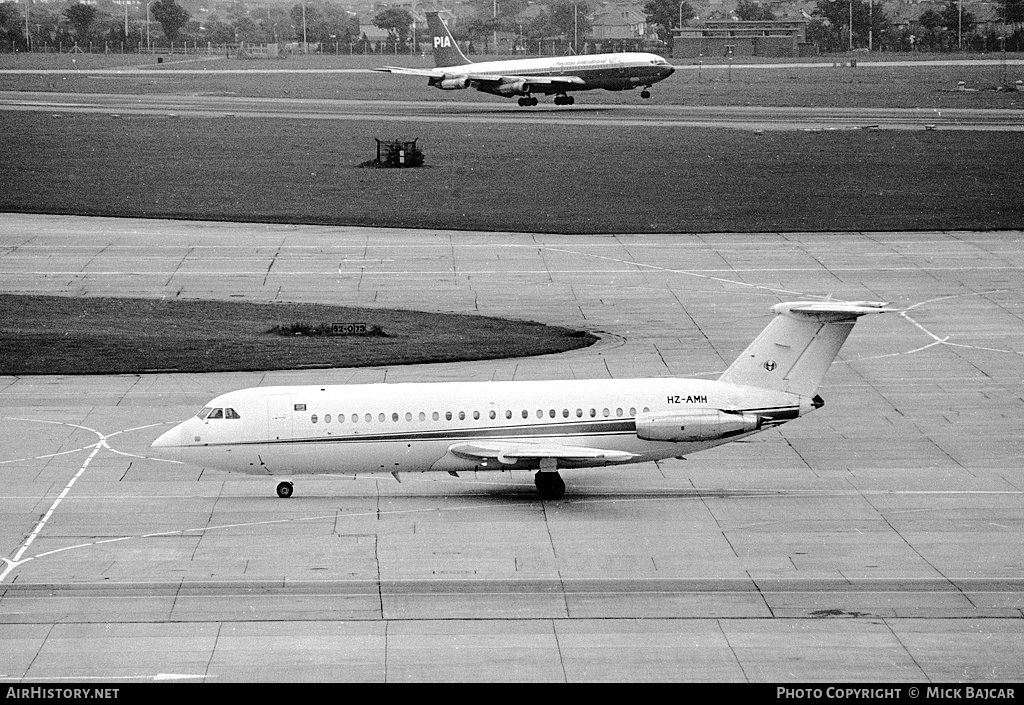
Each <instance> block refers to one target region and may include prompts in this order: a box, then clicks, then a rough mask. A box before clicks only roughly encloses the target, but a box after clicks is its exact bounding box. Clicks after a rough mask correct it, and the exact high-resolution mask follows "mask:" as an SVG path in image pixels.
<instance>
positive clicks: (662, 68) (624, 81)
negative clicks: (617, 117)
mask: <svg viewBox="0 0 1024 705" xmlns="http://www.w3.org/2000/svg"><path fill="white" fill-rule="evenodd" d="M427 27H428V29H429V31H430V34H431V41H432V42H433V46H434V63H435V64H436V68H433V69H413V68H404V67H400V66H384V67H382V68H378V69H374V71H384V72H386V73H398V74H405V75H408V76H424V77H426V78H427V85H430V86H434V87H435V88H440V89H441V90H443V91H453V90H459V89H462V88H475V89H477V90H478V91H482V92H484V93H490V94H492V95H497V96H501V97H503V98H518V99H519V105H520V106H523V107H526V106H532V105H537V98H536V97H534V94H535V93H539V94H542V95H554V96H555V100H554V103H555V105H572V104H573V103H574V102H575V99H574V98H573V97H572V96H571V95H568V92H569V91H589V90H594V89H596V88H603V89H604V90H606V91H625V90H630V89H633V88H637V87H639V86H643V90H642V91H641V92H640V97H641V98H650V97H651V91H650V90H649V89H650V87H651V86H652V85H654V84H655V83H657V82H658V81H662V80H664V79H666V78H668V77H669V76H671V75H672V73H673V72H674V71H675V68H673V67H672V65H671V64H669V63H668V61H666V60H665V59H664V57H661V56H658V55H657V54H648V53H646V52H623V53H615V54H584V55H580V56H559V57H552V58H548V57H542V58H539V59H512V60H507V61H483V62H480V63H473V62H472V61H470V60H469V59H467V58H466V55H465V54H463V53H462V50H461V49H459V45H458V43H456V41H455V39H454V38H453V37H452V34H451V32H450V31H449V30H448V26H447V25H446V24H445V23H444V20H442V19H441V18H440V17H439V16H438V14H437V13H436V12H428V13H427Z"/></svg>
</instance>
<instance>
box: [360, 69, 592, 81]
mask: <svg viewBox="0 0 1024 705" xmlns="http://www.w3.org/2000/svg"><path fill="white" fill-rule="evenodd" d="M462 68H465V67H464V66H445V67H444V68H435V69H409V68H404V67H402V66H382V67H381V68H375V69H373V70H374V71H383V72H384V73H400V74H404V75H406V76H426V77H428V78H445V77H447V78H468V79H469V80H470V81H473V82H474V83H484V84H490V85H495V86H498V85H501V84H503V83H515V82H517V81H524V82H526V83H532V84H536V85H541V84H543V85H546V86H560V85H564V86H582V85H584V84H585V83H586V81H584V80H583V79H582V78H580V77H579V76H513V75H508V76H501V75H496V74H493V73H474V72H473V71H460V70H459V69H462Z"/></svg>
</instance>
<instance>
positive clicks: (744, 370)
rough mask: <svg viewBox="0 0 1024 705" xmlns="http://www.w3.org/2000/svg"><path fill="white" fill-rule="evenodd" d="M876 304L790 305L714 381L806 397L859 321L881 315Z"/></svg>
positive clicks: (778, 306)
mask: <svg viewBox="0 0 1024 705" xmlns="http://www.w3.org/2000/svg"><path fill="white" fill-rule="evenodd" d="M886 305H887V304H885V303H883V302H880V301H791V302H789V303H782V304H776V305H775V306H773V307H772V310H773V311H774V312H775V313H776V316H775V318H773V319H772V321H771V322H770V323H769V324H768V327H767V328H765V329H764V330H763V331H761V334H760V335H759V336H757V338H756V339H755V340H754V342H753V343H751V344H750V346H749V347H747V349H746V350H745V351H743V354H742V355H740V356H739V357H738V358H736V361H735V362H733V363H732V364H731V365H730V366H729V369H727V370H726V371H725V373H724V374H723V375H722V376H721V377H719V379H718V381H720V382H726V383H728V384H739V385H745V386H750V387H759V388H761V389H771V390H775V391H780V392H789V393H791V394H799V395H801V396H805V397H810V396H811V395H813V394H814V392H815V390H817V388H818V385H820V384H821V382H822V380H823V379H824V378H825V373H826V372H828V368H829V366H830V365H831V364H832V361H833V360H835V358H836V355H838V354H839V349H840V348H841V347H842V346H843V343H844V342H846V338H847V336H849V334H850V331H852V330H853V325H854V323H856V321H857V318H858V317H859V316H863V315H866V314H870V313H887V312H890V311H892V310H893V309H889V308H886Z"/></svg>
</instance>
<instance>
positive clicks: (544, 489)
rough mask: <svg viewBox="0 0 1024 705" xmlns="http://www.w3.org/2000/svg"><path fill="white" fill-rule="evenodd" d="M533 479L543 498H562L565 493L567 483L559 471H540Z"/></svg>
mask: <svg viewBox="0 0 1024 705" xmlns="http://www.w3.org/2000/svg"><path fill="white" fill-rule="evenodd" d="M533 481H534V482H535V483H536V485H537V492H539V493H540V498H541V499H561V498H562V495H564V494H565V483H564V482H563V481H562V476H561V475H559V474H558V473H557V472H538V473H537V474H536V475H534V477H533Z"/></svg>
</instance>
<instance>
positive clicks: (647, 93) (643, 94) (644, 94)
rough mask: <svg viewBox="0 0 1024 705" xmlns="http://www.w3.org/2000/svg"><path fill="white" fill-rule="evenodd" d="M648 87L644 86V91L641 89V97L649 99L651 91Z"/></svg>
mask: <svg viewBox="0 0 1024 705" xmlns="http://www.w3.org/2000/svg"><path fill="white" fill-rule="evenodd" d="M647 88H650V86H648V87H647ZM647 88H644V89H643V90H642V91H640V97H641V98H644V99H647V98H650V97H651V92H650V91H649V90H647Z"/></svg>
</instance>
